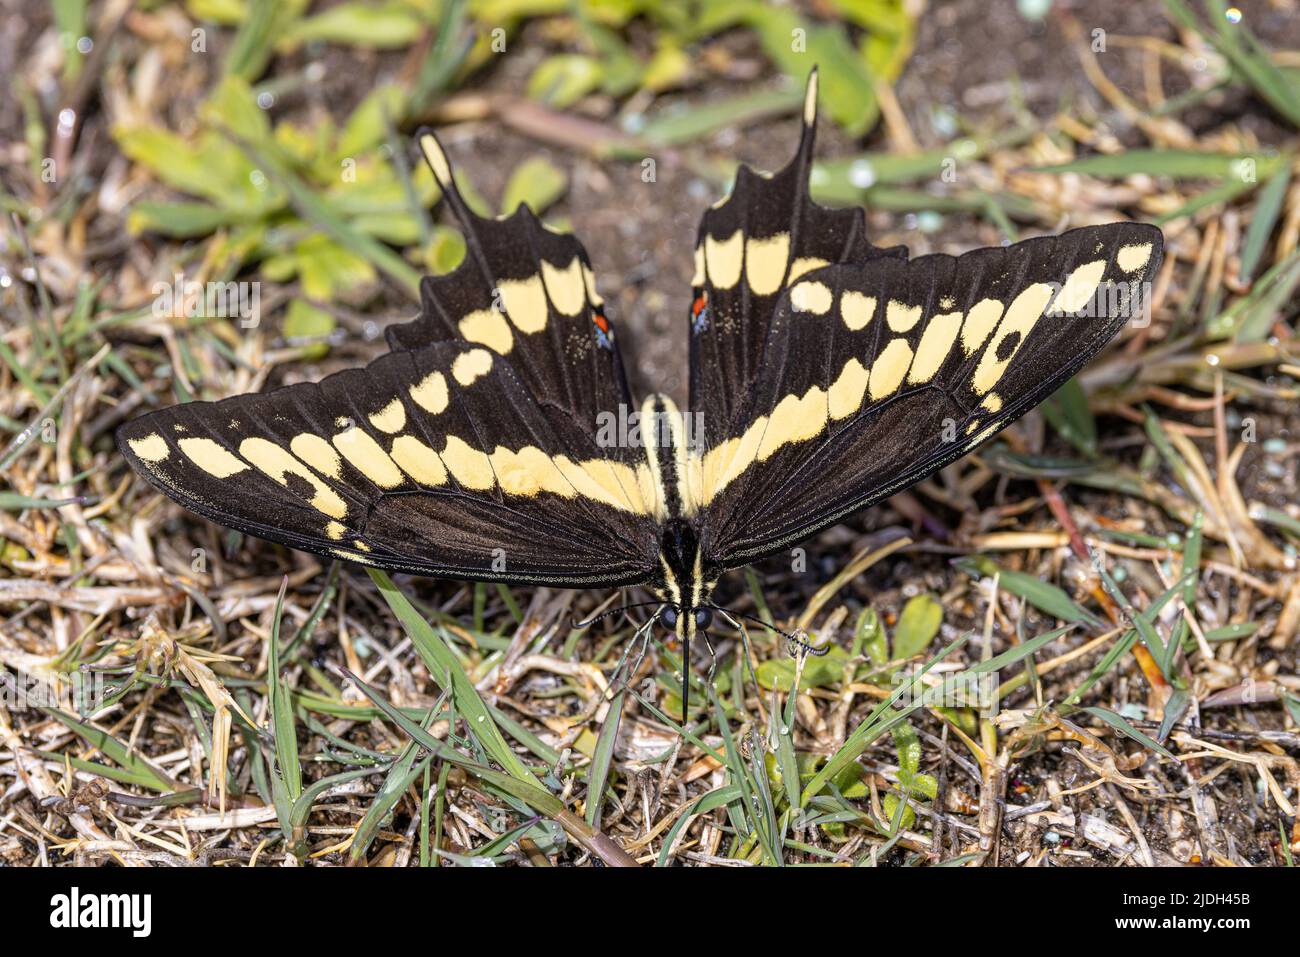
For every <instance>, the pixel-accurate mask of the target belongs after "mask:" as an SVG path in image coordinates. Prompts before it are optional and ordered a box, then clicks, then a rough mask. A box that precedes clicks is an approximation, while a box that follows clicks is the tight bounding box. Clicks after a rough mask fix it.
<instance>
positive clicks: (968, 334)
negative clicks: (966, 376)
mask: <svg viewBox="0 0 1300 957" xmlns="http://www.w3.org/2000/svg"><path fill="white" fill-rule="evenodd" d="M1002 309H1003V304H1002V301H1001V300H1000V299H981V300H980V301H979V302H977V303H975V305H973V306H971V310H970V312H968V313H966V321H965V322H964V323H962V327H961V347H962V349H964V350H965V351H966V355H968V356H972V355H974V354H975V350H976V349H978V348H979V347H980V346H982V345H983V344H984V340H985V339H987V338H988V337H989V333H990V332H992V331H993V327H994V326H996V325H997V324H998V319H1000V318H1001V317H1002Z"/></svg>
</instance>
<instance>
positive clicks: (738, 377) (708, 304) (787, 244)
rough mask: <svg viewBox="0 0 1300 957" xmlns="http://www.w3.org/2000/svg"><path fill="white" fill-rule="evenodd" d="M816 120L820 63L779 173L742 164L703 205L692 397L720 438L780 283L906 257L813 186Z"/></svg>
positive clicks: (727, 429)
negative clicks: (820, 199)
mask: <svg viewBox="0 0 1300 957" xmlns="http://www.w3.org/2000/svg"><path fill="white" fill-rule="evenodd" d="M816 122H817V72H816V71H815V70H814V71H813V72H812V74H811V75H810V76H809V78H808V89H807V92H806V94H805V98H804V111H803V132H802V135H801V136H800V139H799V149H798V152H796V153H795V155H794V158H793V159H792V160H791V161H790V162H789V163H788V164H787V165H786V167H785V168H784V169H782V170H781V171H780V172H777V173H771V174H767V173H756V172H754V171H753V170H752V169H750V168H749V167H748V166H741V167H740V169H739V170H738V171H737V173H736V183H735V186H734V188H733V189H732V192H731V195H730V196H728V197H726V198H725V199H724V200H722V201H721V202H719V203H718V204H717V205H716V206H714V207H713V208H712V209H710V210H709V211H708V212H706V213H705V214H704V218H703V219H702V220H701V222H700V229H699V235H698V237H697V239H696V243H695V275H694V277H693V278H692V280H691V285H692V304H691V317H690V407H691V409H692V411H693V413H694V414H695V416H696V417H697V418H698V419H699V421H700V425H701V427H702V429H703V435H702V436H701V437H700V438H701V439H702V440H703V441H704V442H706V443H708V444H713V442H714V441H715V440H718V439H721V438H722V437H725V436H727V435H730V434H731V433H732V432H733V431H734V430H735V429H736V428H737V427H738V425H739V424H740V423H739V419H738V417H737V414H738V412H739V410H740V406H741V403H742V400H743V398H744V397H745V396H746V395H747V394H748V393H749V391H750V389H752V388H753V386H754V384H755V382H756V381H757V378H758V374H759V369H760V362H761V358H762V352H763V347H764V342H765V341H766V339H767V331H768V327H769V325H770V324H771V322H772V315H773V312H774V310H775V308H776V304H777V301H778V299H779V298H780V295H781V292H782V290H784V289H785V288H786V287H787V286H788V285H790V284H791V283H792V282H794V281H796V280H797V279H798V278H799V277H800V276H801V275H804V274H806V273H808V272H811V271H812V270H814V269H818V268H820V267H822V266H827V265H831V264H834V263H863V262H867V261H869V260H871V259H875V258H878V257H882V256H889V257H902V256H905V255H906V250H904V249H903V248H902V247H894V248H891V249H878V248H876V247H874V246H872V245H871V243H870V242H868V240H867V235H866V220H865V217H864V214H863V211H862V209H860V208H853V209H826V208H824V207H822V206H818V205H817V204H816V203H814V202H813V201H812V199H811V198H810V197H809V194H808V181H809V175H810V173H811V170H812V160H813V141H814V139H815V136H816Z"/></svg>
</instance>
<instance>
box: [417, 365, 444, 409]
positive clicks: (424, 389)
mask: <svg viewBox="0 0 1300 957" xmlns="http://www.w3.org/2000/svg"><path fill="white" fill-rule="evenodd" d="M410 393H411V399H412V401H414V402H415V404H416V405H418V406H419V407H420V408H422V409H423V410H424V411H425V412H428V413H429V414H430V415H437V414H438V413H440V412H442V411H443V410H445V409H446V408H447V380H446V378H445V377H444V376H443V374H442V373H441V372H430V373H429V374H428V375H427V376H425V377H424V378H423V379H421V380H420V382H418V383H417V384H416V385H413V386H411V389H410Z"/></svg>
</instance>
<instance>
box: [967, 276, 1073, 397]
mask: <svg viewBox="0 0 1300 957" xmlns="http://www.w3.org/2000/svg"><path fill="white" fill-rule="evenodd" d="M1053 292H1054V290H1053V289H1052V287H1051V286H1050V285H1048V284H1047V283H1045V282H1036V283H1034V284H1033V285H1032V286H1026V287H1025V288H1024V289H1023V290H1021V292H1020V295H1018V296H1016V298H1015V299H1014V300H1013V301H1012V303H1011V305H1010V306H1008V307H1007V314H1006V315H1005V316H1003V317H1002V321H1001V322H1000V323H998V330H997V332H995V333H994V334H993V338H992V339H991V340H989V344H988V345H987V346H986V347H985V348H984V354H983V355H982V356H980V363H979V365H978V366H976V367H975V375H974V377H973V378H972V379H971V387H972V388H974V390H975V394H976V395H983V394H984V393H985V392H987V391H989V389H991V388H993V387H994V386H995V385H997V384H998V380H999V379H1001V378H1002V373H1003V372H1005V371H1006V368H1007V366H1008V365H1009V364H1010V363H1011V360H1012V359H1013V358H1015V355H1016V353H1017V352H1019V351H1020V347H1021V346H1022V345H1024V342H1025V338H1026V337H1027V336H1028V335H1029V333H1030V330H1032V329H1033V328H1034V324H1035V323H1036V322H1038V320H1039V318H1041V317H1042V315H1043V310H1044V309H1046V308H1047V304H1048V303H1049V302H1051V301H1052V294H1053ZM1015 333H1019V334H1020V335H1019V336H1018V337H1017V338H1016V340H1015V348H1014V349H1012V350H1011V352H1010V353H1009V354H1008V355H1007V357H1006V358H1005V359H999V358H998V348H999V347H1000V346H1001V345H1002V343H1003V342H1004V341H1005V340H1006V339H1007V337H1009V336H1011V335H1013V334H1015Z"/></svg>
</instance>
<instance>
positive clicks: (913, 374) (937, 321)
mask: <svg viewBox="0 0 1300 957" xmlns="http://www.w3.org/2000/svg"><path fill="white" fill-rule="evenodd" d="M960 328H961V313H960V312H946V313H944V314H943V315H939V316H935V317H934V318H932V319H931V320H930V321H929V322H927V323H926V324H925V331H924V332H922V333H921V341H920V342H918V343H917V344H916V358H915V359H913V360H912V368H911V369H910V370H909V371H908V373H907V381H908V382H911V383H913V384H916V383H921V382H929V381H930V380H931V379H933V378H934V374H935V373H936V372H938V371H939V367H940V366H941V365H943V360H944V359H946V358H947V357H948V354H949V353H950V352H951V351H952V346H953V343H954V342H956V341H957V330H958V329H960Z"/></svg>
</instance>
